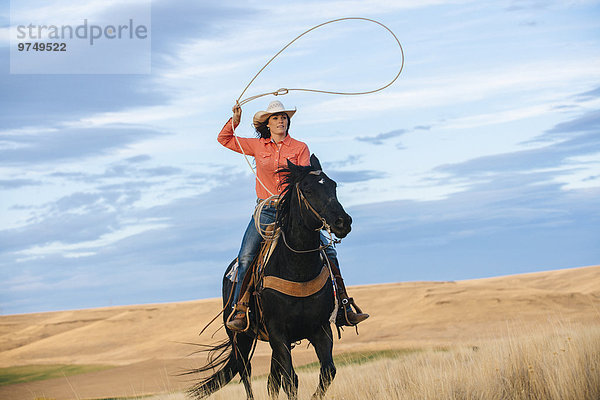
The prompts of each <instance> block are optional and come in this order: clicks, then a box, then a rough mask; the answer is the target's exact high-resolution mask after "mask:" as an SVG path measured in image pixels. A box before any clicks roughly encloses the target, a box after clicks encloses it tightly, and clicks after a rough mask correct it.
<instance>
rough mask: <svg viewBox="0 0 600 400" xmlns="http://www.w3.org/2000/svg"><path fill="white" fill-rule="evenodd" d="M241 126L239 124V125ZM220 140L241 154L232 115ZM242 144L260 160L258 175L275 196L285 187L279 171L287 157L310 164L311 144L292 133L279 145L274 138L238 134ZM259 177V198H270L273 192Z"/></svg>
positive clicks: (298, 163) (247, 153)
mask: <svg viewBox="0 0 600 400" xmlns="http://www.w3.org/2000/svg"><path fill="white" fill-rule="evenodd" d="M236 127H237V126H236ZM217 140H218V141H219V143H221V144H222V145H223V146H225V147H227V148H228V149H231V150H233V151H236V152H238V153H241V152H242V150H241V149H240V147H239V145H238V144H237V142H236V140H235V138H234V137H233V128H232V127H231V118H230V119H229V121H227V123H226V124H225V126H224V127H223V129H221V132H220V133H219V136H217ZM238 140H239V142H240V145H241V146H242V148H243V149H244V153H246V155H249V156H252V157H254V159H255V160H256V175H257V176H258V179H260V180H261V181H262V183H263V184H264V185H265V186H266V187H267V189H269V191H270V192H271V193H273V194H274V195H279V194H281V192H282V191H283V190H284V189H285V186H283V185H280V179H281V177H280V176H279V174H277V173H276V171H277V170H278V169H279V168H281V167H287V160H290V161H291V162H293V163H294V164H296V165H310V152H309V150H308V146H307V145H306V144H305V143H304V142H301V141H299V140H296V139H292V138H291V137H290V135H289V134H288V135H287V136H286V137H285V139H283V141H282V142H281V144H280V145H279V146H277V144H275V142H274V141H273V140H271V139H270V138H269V139H264V138H241V137H239V136H238ZM258 179H257V180H256V195H257V196H258V198H259V199H266V198H268V197H270V196H271V194H270V193H269V192H268V191H267V190H266V189H265V188H264V187H263V186H262V185H261V184H260V183H259V182H258Z"/></svg>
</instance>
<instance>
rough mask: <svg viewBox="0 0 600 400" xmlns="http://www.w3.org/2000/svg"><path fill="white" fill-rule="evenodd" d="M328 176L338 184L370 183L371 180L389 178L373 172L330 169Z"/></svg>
mask: <svg viewBox="0 0 600 400" xmlns="http://www.w3.org/2000/svg"><path fill="white" fill-rule="evenodd" d="M327 175H328V176H330V177H331V178H332V179H333V180H335V181H336V182H337V183H354V182H364V181H370V180H371V179H382V178H385V177H386V176H387V174H386V173H382V172H379V171H371V170H362V171H341V170H334V169H330V170H328V171H327Z"/></svg>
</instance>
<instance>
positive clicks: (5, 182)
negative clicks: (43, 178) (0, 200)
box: [0, 179, 42, 189]
mask: <svg viewBox="0 0 600 400" xmlns="http://www.w3.org/2000/svg"><path fill="white" fill-rule="evenodd" d="M41 183H42V182H40V181H37V180H33V179H0V188H2V189H18V188H21V187H25V186H38V185H40V184H41Z"/></svg>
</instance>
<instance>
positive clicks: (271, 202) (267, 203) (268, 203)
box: [256, 198, 279, 207]
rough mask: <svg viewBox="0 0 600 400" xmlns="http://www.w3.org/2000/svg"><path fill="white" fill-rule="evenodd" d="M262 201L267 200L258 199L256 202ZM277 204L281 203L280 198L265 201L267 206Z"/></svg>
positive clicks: (275, 205)
mask: <svg viewBox="0 0 600 400" xmlns="http://www.w3.org/2000/svg"><path fill="white" fill-rule="evenodd" d="M261 201H265V199H256V204H258V203H260V202H261ZM277 204H279V198H275V199H271V200H269V201H267V202H266V203H265V207H277Z"/></svg>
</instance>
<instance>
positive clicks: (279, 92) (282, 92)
mask: <svg viewBox="0 0 600 400" xmlns="http://www.w3.org/2000/svg"><path fill="white" fill-rule="evenodd" d="M350 20H359V21H367V22H371V23H374V24H377V25H379V26H381V27H383V28H384V29H385V30H387V31H388V32H389V33H390V35H392V36H393V37H394V39H395V40H396V43H397V44H398V48H399V49H400V54H401V56H402V60H401V63H400V68H399V69H398V73H396V76H394V78H393V79H392V80H391V81H389V82H388V83H387V84H385V85H384V86H381V87H379V88H377V89H373V90H368V91H364V92H336V91H331V90H321V89H306V88H291V89H290V88H280V89H277V90H275V91H273V92H266V93H261V94H257V95H254V96H250V97H247V98H245V99H243V100H241V99H242V96H243V95H244V93H246V91H247V90H248V88H249V87H250V85H252V83H253V82H254V81H255V80H256V78H258V76H259V75H260V74H261V73H262V72H263V71H264V70H265V68H267V67H268V66H269V64H271V62H273V60H275V58H277V56H279V55H280V54H281V53H283V52H284V51H285V50H286V49H287V48H288V47H290V46H291V45H292V44H293V43H294V42H296V41H297V40H298V39H300V38H301V37H302V36H304V35H306V34H307V33H309V32H312V31H314V30H315V29H318V28H320V27H322V26H325V25H329V24H333V23H336V22H341V21H350ZM403 69H404V49H403V48H402V44H401V43H400V40H398V37H397V36H396V34H394V32H392V30H391V29H390V28H388V27H387V26H385V25H384V24H382V23H381V22H379V21H376V20H374V19H370V18H364V17H345V18H338V19H333V20H331V21H327V22H323V23H321V24H319V25H315V26H313V27H312V28H310V29H307V30H306V31H304V32H302V33H301V34H300V35H298V36H296V37H295V38H294V39H293V40H291V41H290V42H289V43H288V44H286V45H285V46H284V47H283V48H282V49H281V50H279V51H278V52H277V53H276V54H275V55H274V56H273V57H271V59H270V60H269V61H267V63H266V64H265V65H263V67H262V68H261V69H260V70H259V71H258V72H257V73H256V74H255V75H254V77H253V78H252V79H251V80H250V82H248V84H247V85H246V87H245V88H244V90H243V91H242V93H241V94H240V96H239V97H238V98H237V100H236V105H238V106H240V107H241V106H242V105H244V104H246V103H248V102H250V101H252V100H256V99H258V98H260V97H263V96H268V95H274V96H283V95H286V94H288V93H289V92H293V91H296V92H313V93H324V94H337V95H342V96H358V95H363V94H371V93H376V92H379V91H381V90H383V89H385V88H387V87H389V86H391V85H392V84H393V83H394V82H396V80H397V79H398V77H400V74H401V73H402V70H403ZM231 128H232V130H233V137H234V138H235V141H236V143H237V145H238V147H239V148H240V150H241V152H242V154H243V155H244V158H245V160H246V163H247V164H248V166H249V167H250V170H251V171H252V173H253V174H254V175H255V176H256V180H257V181H258V183H260V185H261V186H262V187H263V188H264V189H265V190H266V191H267V192H268V193H269V194H270V195H271V196H270V197H269V198H267V199H265V200H264V201H263V202H262V203H259V205H258V206H257V209H260V210H262V208H263V207H264V204H266V203H267V202H269V201H271V200H273V199H274V198H276V197H277V196H276V195H274V194H273V193H272V192H271V191H270V190H269V189H268V188H267V187H266V186H265V184H264V183H263V182H262V181H261V180H260V178H259V177H258V175H257V173H256V171H255V169H254V167H253V166H252V164H251V163H250V161H249V159H248V155H247V154H246V152H244V148H243V147H242V145H241V143H240V141H239V139H238V137H237V135H236V134H235V125H234V124H233V118H232V119H231ZM259 212H260V211H259ZM258 215H260V214H258ZM256 227H257V230H258V232H259V233H260V234H261V236H263V237H265V236H266V235H265V234H264V233H265V232H263V230H262V229H260V223H256Z"/></svg>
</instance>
